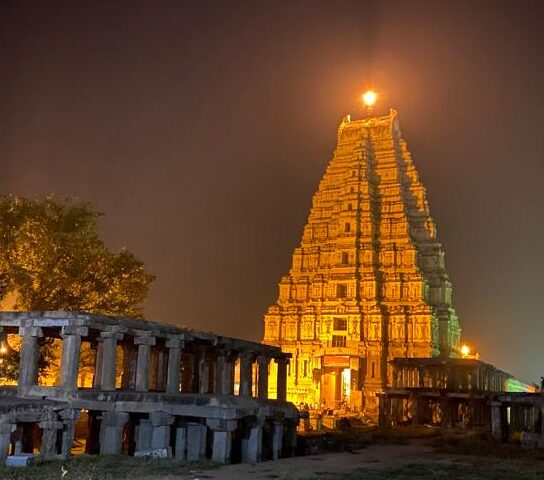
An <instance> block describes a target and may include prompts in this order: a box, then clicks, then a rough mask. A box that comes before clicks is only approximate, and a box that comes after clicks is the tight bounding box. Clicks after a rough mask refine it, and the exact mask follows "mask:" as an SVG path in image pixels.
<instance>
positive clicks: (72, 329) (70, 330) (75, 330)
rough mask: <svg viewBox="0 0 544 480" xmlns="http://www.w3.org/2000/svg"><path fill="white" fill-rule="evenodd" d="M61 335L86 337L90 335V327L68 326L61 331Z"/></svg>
mask: <svg viewBox="0 0 544 480" xmlns="http://www.w3.org/2000/svg"><path fill="white" fill-rule="evenodd" d="M61 335H79V336H80V337H86V336H87V335H89V327H82V326H79V325H66V326H64V327H62V329H61Z"/></svg>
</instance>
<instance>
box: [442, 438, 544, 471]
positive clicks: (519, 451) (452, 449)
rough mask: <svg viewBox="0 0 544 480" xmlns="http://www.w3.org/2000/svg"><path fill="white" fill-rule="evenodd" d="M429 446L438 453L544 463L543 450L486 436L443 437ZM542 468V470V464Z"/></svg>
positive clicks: (543, 465)
mask: <svg viewBox="0 0 544 480" xmlns="http://www.w3.org/2000/svg"><path fill="white" fill-rule="evenodd" d="M431 445H432V446H433V447H434V448H435V449H436V451H437V452H439V453H448V454H454V455H476V456H479V457H498V458H502V459H528V460H538V461H544V450H542V449H535V448H531V447H528V446H522V445H520V444H519V443H513V442H508V443H501V442H498V441H495V440H493V439H491V438H489V436H488V435H486V434H482V435H468V434H464V435H443V436H441V437H438V438H436V439H434V440H433V441H432V442H431ZM542 468H543V470H544V463H543V464H542Z"/></svg>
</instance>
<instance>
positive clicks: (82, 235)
mask: <svg viewBox="0 0 544 480" xmlns="http://www.w3.org/2000/svg"><path fill="white" fill-rule="evenodd" d="M100 215H101V214H100V213H98V212H96V211H94V210H93V209H92V208H91V207H90V206H89V205H88V204H86V203H72V202H59V201H57V200H55V199H53V198H46V199H45V200H29V199H26V198H22V197H16V196H0V288H1V290H0V296H1V297H4V296H5V295H6V294H7V293H8V292H13V291H16V292H17V294H18V295H17V305H16V306H17V309H18V310H72V311H85V312H92V313H103V314H106V315H117V316H129V317H142V316H143V302H144V300H145V298H146V296H147V293H148V289H149V284H150V283H151V281H152V280H153V277H152V276H151V275H149V274H147V273H146V272H145V270H144V265H143V263H142V262H141V261H140V260H138V259H137V258H136V257H135V256H134V255H133V254H132V253H131V252H129V251H127V250H121V251H120V252H117V253H115V252H111V251H110V250H109V249H108V248H107V246H106V245H105V244H104V242H103V241H102V240H101V239H100V236H99V234H98V231H97V219H98V218H99V216H100Z"/></svg>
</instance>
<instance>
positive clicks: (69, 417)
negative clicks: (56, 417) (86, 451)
mask: <svg viewBox="0 0 544 480" xmlns="http://www.w3.org/2000/svg"><path fill="white" fill-rule="evenodd" d="M60 416H61V418H62V423H63V424H64V429H63V431H62V446H61V452H60V453H61V455H62V458H68V457H69V456H70V455H71V454H72V445H73V443H74V434H75V427H76V422H77V421H78V420H79V417H80V416H81V411H80V410H77V409H73V408H67V409H65V410H62V411H61V412H60Z"/></svg>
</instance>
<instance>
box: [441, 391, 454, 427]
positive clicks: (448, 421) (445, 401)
mask: <svg viewBox="0 0 544 480" xmlns="http://www.w3.org/2000/svg"><path fill="white" fill-rule="evenodd" d="M440 426H441V428H451V426H452V418H451V402H450V399H449V398H441V399H440Z"/></svg>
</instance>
